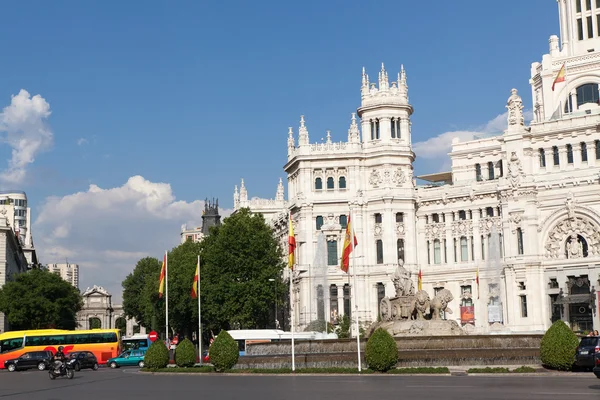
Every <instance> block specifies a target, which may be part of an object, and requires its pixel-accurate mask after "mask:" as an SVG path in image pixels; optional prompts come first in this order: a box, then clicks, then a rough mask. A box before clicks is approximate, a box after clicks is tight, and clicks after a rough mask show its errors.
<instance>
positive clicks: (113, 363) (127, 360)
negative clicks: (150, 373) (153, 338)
mask: <svg viewBox="0 0 600 400" xmlns="http://www.w3.org/2000/svg"><path fill="white" fill-rule="evenodd" d="M145 355H146V350H127V351H124V352H123V353H121V354H120V355H119V356H118V357H115V358H111V359H110V360H108V361H107V362H106V364H107V365H108V366H109V367H111V368H119V367H124V366H128V365H129V366H131V365H137V366H138V367H140V368H144V356H145Z"/></svg>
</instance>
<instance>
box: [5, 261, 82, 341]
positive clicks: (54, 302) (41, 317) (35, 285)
mask: <svg viewBox="0 0 600 400" xmlns="http://www.w3.org/2000/svg"><path fill="white" fill-rule="evenodd" d="M81 307H83V300H82V298H81V294H80V293H79V291H78V290H77V289H76V288H75V287H73V285H71V284H70V283H69V282H67V281H65V280H64V279H62V278H61V277H60V276H58V275H57V274H54V273H51V272H48V271H46V270H44V269H32V270H31V271H28V272H26V273H22V274H19V275H17V276H16V279H15V280H14V281H9V282H7V283H5V284H4V286H3V287H2V288H1V289H0V311H1V312H3V313H4V315H5V316H6V319H7V321H8V323H9V324H10V327H11V329H12V330H21V329H43V328H58V329H75V328H77V312H78V311H79V310H81Z"/></svg>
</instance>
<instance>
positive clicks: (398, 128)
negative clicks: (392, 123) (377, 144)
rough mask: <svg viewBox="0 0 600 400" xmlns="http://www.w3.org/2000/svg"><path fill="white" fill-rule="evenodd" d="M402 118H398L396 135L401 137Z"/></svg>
mask: <svg viewBox="0 0 600 400" xmlns="http://www.w3.org/2000/svg"><path fill="white" fill-rule="evenodd" d="M400 133H401V132H400V118H396V137H397V138H398V139H400V138H401V137H402V135H401V134H400Z"/></svg>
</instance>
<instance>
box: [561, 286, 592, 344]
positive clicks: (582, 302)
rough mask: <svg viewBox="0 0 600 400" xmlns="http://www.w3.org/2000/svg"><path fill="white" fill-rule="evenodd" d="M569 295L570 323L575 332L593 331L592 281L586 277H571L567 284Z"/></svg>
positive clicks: (567, 298)
mask: <svg viewBox="0 0 600 400" xmlns="http://www.w3.org/2000/svg"><path fill="white" fill-rule="evenodd" d="M567 288H568V290H569V295H568V296H567V297H566V300H567V302H568V304H569V323H570V324H571V329H573V330H574V331H579V332H584V331H589V330H591V329H593V326H594V325H593V316H592V304H591V302H592V294H591V292H590V280H589V279H588V277H587V276H586V275H582V276H578V277H575V276H570V277H569V280H568V282H567Z"/></svg>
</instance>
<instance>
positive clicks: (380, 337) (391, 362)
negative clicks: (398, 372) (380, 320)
mask: <svg viewBox="0 0 600 400" xmlns="http://www.w3.org/2000/svg"><path fill="white" fill-rule="evenodd" d="M365 359H366V361H367V365H368V366H369V369H372V370H374V371H379V372H386V371H388V370H390V369H392V368H394V367H395V366H396V364H397V363H398V346H396V341H395V340H394V338H393V337H392V335H390V334H389V333H388V331H386V330H385V329H382V328H378V329H377V330H376V331H375V332H373V334H372V335H371V337H369V340H368V341H367V346H366V348H365Z"/></svg>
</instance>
